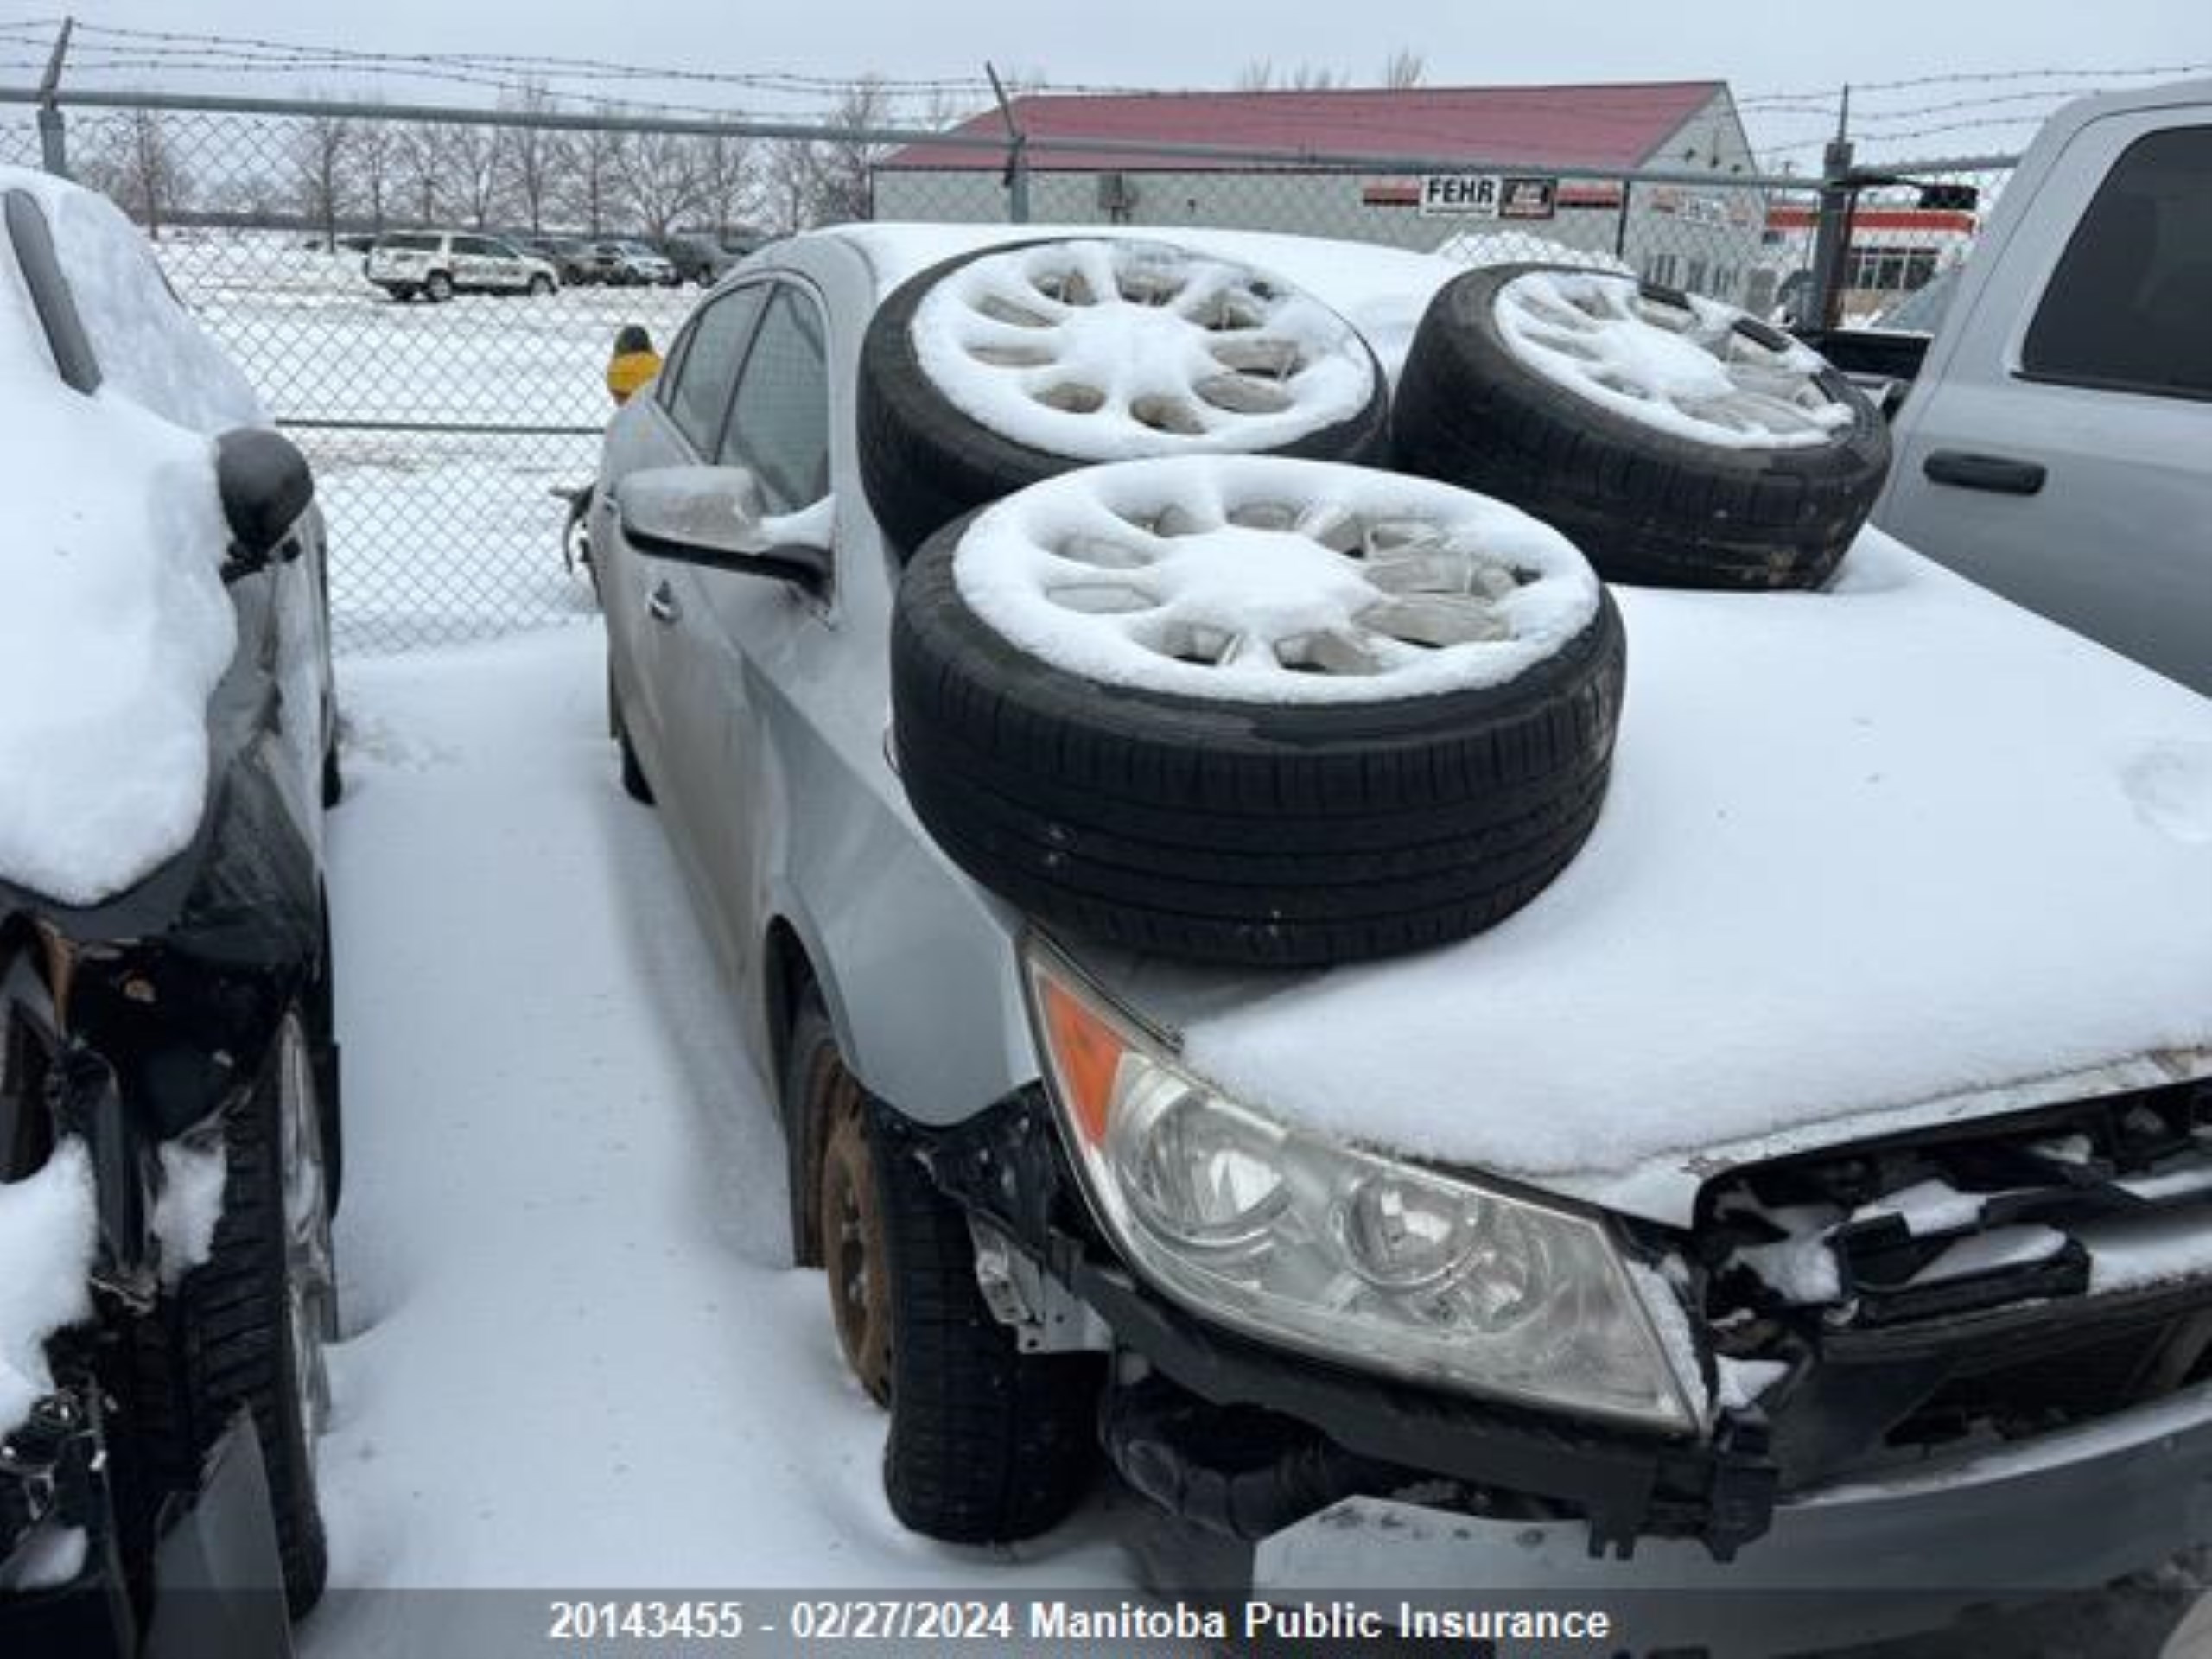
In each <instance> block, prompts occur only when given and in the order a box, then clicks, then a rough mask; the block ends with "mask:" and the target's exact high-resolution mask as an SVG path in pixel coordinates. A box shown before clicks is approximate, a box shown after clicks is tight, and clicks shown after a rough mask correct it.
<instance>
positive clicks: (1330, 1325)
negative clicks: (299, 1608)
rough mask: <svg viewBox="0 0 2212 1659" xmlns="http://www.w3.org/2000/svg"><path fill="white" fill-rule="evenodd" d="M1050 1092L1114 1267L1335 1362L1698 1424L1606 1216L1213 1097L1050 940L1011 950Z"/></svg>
mask: <svg viewBox="0 0 2212 1659" xmlns="http://www.w3.org/2000/svg"><path fill="white" fill-rule="evenodd" d="M1024 967H1025V972H1024V980H1025V982H1026V985H1027V991H1028V996H1029V1007H1030V1014H1031V1018H1032V1021H1033V1025H1034V1027H1035V1030H1036V1034H1037V1042H1038V1048H1039V1052H1040V1054H1041V1056H1042V1058H1043V1060H1044V1069H1045V1074H1046V1085H1047V1088H1048V1090H1049V1091H1050V1093H1051V1095H1052V1102H1053V1105H1054V1108H1055V1109H1056V1111H1057V1113H1058V1117H1059V1121H1060V1126H1061V1128H1062V1130H1063V1132H1064V1135H1065V1140H1066V1141H1067V1144H1068V1147H1069V1148H1070V1151H1071V1154H1072V1156H1073V1160H1074V1162H1075V1165H1076V1167H1077V1170H1078V1171H1079V1172H1080V1173H1081V1177H1082V1180H1083V1184H1084V1189H1085V1191H1086V1192H1088V1194H1089V1195H1090V1202H1091V1206H1092V1208H1093V1210H1094V1211H1096V1214H1097V1216H1098V1218H1099V1220H1100V1222H1101V1224H1103V1226H1104V1228H1105V1230H1106V1231H1107V1234H1108V1235H1109V1237H1110V1238H1111V1239H1112V1241H1113V1242H1114V1243H1115V1245H1116V1247H1117V1248H1118V1249H1120V1250H1121V1252H1122V1255H1123V1256H1124V1258H1125V1259H1126V1260H1127V1262H1128V1265H1129V1266H1130V1267H1131V1268H1134V1269H1135V1271H1136V1272H1137V1273H1138V1274H1141V1275H1142V1276H1143V1277H1144V1278H1145V1279H1146V1280H1147V1281H1149V1282H1150V1283H1151V1284H1153V1285H1154V1286H1155V1287H1157V1288H1159V1289H1160V1291H1162V1292H1163V1293H1165V1294H1166V1295H1168V1296H1169V1297H1171V1298H1173V1300H1176V1301H1179V1302H1181V1303H1183V1304H1184V1305H1185V1306H1188V1307H1190V1308H1191V1309H1192V1310H1193V1311H1194V1312H1197V1313H1200V1314H1202V1315H1204V1316H1205V1317H1206V1318H1208V1319H1213V1320H1216V1321H1217V1322H1219V1323H1221V1324H1223V1325H1229V1326H1231V1327H1233V1328H1236V1329H1238V1330H1242V1331H1243V1332H1247V1333H1249V1334H1251V1335H1253V1336H1256V1337H1260V1338H1266V1339H1268V1340H1271V1341H1274V1342H1277V1343H1281V1344H1285V1345H1287V1346H1290V1347H1294V1348H1297V1349H1300V1350H1302V1351H1306V1352H1308V1353H1312V1354H1315V1355H1318V1356H1321V1357H1326V1358H1328V1359H1331V1360H1333V1361H1336V1362H1338V1363H1343V1364H1348V1365H1355V1366H1362V1367H1366V1368H1369V1369H1372V1370H1383V1371H1388V1372H1391V1373H1394V1374H1395V1375H1397V1376H1405V1377H1410V1378H1414V1379H1415V1380H1417V1381H1420V1382H1423V1383H1432V1384H1438V1385H1441V1386H1443V1387H1446V1388H1451V1389H1459V1390H1463V1391H1465V1392H1466V1393H1469V1394H1475V1395H1484V1396H1486V1397H1489V1398H1492V1399H1497V1400H1501V1401H1506V1402H1512V1403H1515V1404H1520V1405H1528V1406H1537V1407H1541V1408H1546V1409H1548V1410H1554V1411H1572V1412H1577V1413H1580V1414H1585V1415H1587V1416H1592V1417H1599V1418H1605V1419H1610V1420H1613V1421H1621V1422H1626V1423H1633V1424H1637V1425H1639V1426H1641V1427H1649V1428H1660V1429H1666V1430H1671V1431H1676V1432H1688V1431H1691V1430H1694V1428H1695V1427H1697V1423H1698V1420H1697V1415H1696V1414H1695V1413H1694V1411H1693V1410H1692V1408H1691V1407H1690V1405H1689V1402H1688V1396H1687V1395H1686V1393H1685V1389H1684V1386H1683V1383H1682V1380H1681V1378H1680V1377H1679V1376H1677V1374H1676V1372H1675V1368H1674V1365H1673V1363H1671V1362H1670V1360H1669V1355H1668V1351H1667V1349H1666V1347H1665V1345H1664V1344H1663V1343H1662V1340H1661V1338H1660V1337H1659V1335H1658V1333H1657V1331H1656V1327H1655V1325H1654V1323H1653V1319H1652V1316H1651V1314H1650V1313H1649V1312H1648V1311H1647V1310H1646V1308H1645V1306H1644V1305H1643V1302H1642V1300H1640V1299H1639V1297H1638V1295H1637V1290H1636V1287H1635V1286H1634V1284H1633V1283H1632V1282H1631V1281H1630V1275H1629V1273H1628V1270H1627V1268H1626V1267H1625V1266H1624V1263H1623V1262H1622V1260H1621V1257H1620V1255H1619V1252H1618V1250H1617V1249H1615V1247H1614V1244H1613V1241H1612V1238H1611V1235H1610V1233H1609V1232H1608V1230H1607V1229H1606V1228H1605V1225H1604V1224H1602V1223H1601V1222H1599V1221H1598V1220H1596V1219H1594V1218H1593V1217H1589V1216H1586V1215H1581V1214H1578V1213H1576V1212H1574V1211H1569V1210H1565V1209H1561V1208H1559V1207H1557V1206H1554V1205H1548V1204H1544V1203H1540V1202H1537V1201H1535V1200H1532V1199H1530V1198H1526V1197H1523V1196H1522V1195H1521V1194H1519V1193H1516V1192H1509V1191H1506V1190H1504V1189H1503V1188H1501V1187H1496V1186H1492V1185H1489V1184H1487V1183H1484V1182H1480V1181H1477V1180H1472V1179H1468V1178H1466V1177H1465V1176H1463V1175H1459V1174H1455V1173H1446V1172H1444V1171H1441V1170H1437V1169H1432V1168H1428V1167H1427V1166H1421V1165H1418V1164H1412V1163H1408V1162H1406V1161H1404V1160H1400V1159H1396V1158H1391V1157H1388V1156H1385V1155H1383V1154H1378V1153H1375V1152H1370V1151H1367V1150H1365V1149H1363V1148H1361V1147H1354V1146H1350V1145H1346V1144H1343V1143H1340V1142H1337V1141H1331V1140H1328V1139H1325V1138H1324V1137H1322V1136H1320V1135H1314V1134H1312V1133H1309V1132H1307V1131H1306V1130H1304V1129H1300V1128H1294V1127H1292V1126H1290V1125H1288V1124H1285V1123H1281V1122H1277V1121H1275V1120H1274V1119H1273V1118H1270V1117H1268V1116H1266V1115H1265V1114H1264V1113H1262V1112H1258V1111H1255V1110H1254V1109H1251V1108H1250V1107H1249V1106H1245V1105H1243V1104H1240V1103H1237V1102H1235V1101H1231V1100H1228V1099H1224V1097H1223V1096H1221V1095H1220V1094H1219V1093H1218V1092H1217V1091H1216V1090H1214V1089H1212V1088H1211V1086H1210V1085H1208V1084H1206V1083H1205V1082H1204V1081H1203V1080H1201V1079H1200V1078H1198V1077H1193V1076H1192V1074H1191V1073H1190V1072H1188V1071H1185V1070H1184V1069H1183V1068H1182V1066H1181V1065H1179V1064H1178V1062H1177V1061H1176V1059H1175V1058H1174V1057H1173V1055H1172V1054H1171V1053H1170V1052H1168V1049H1167V1047H1166V1045H1165V1044H1163V1043H1162V1042H1161V1041H1160V1039H1158V1038H1157V1037H1155V1036H1154V1035H1153V1034H1152V1033H1148V1032H1147V1031H1145V1030H1144V1029H1143V1028H1142V1027H1141V1026H1140V1025H1139V1024H1138V1023H1137V1022H1136V1021H1135V1020H1132V1019H1130V1018H1129V1017H1128V1016H1127V1015H1125V1014H1122V1012H1121V1011H1120V1010H1118V1009H1117V1008H1116V1007H1114V1006H1113V1005H1112V1004H1111V1003H1110V1002H1109V1001H1108V1000H1107V999H1106V997H1105V996H1104V995H1103V994H1102V993H1100V992H1099V991H1098V990H1097V989H1096V988H1095V987H1093V986H1092V985H1090V983H1089V982H1086V981H1085V980H1084V978H1083V977H1082V976H1081V975H1080V974H1078V973H1077V971H1076V970H1075V969H1073V968H1072V967H1071V965H1070V964H1069V963H1067V962H1066V961H1065V959H1064V958H1062V957H1060V956H1059V955H1058V953H1057V952H1056V951H1054V950H1052V949H1051V947H1050V946H1048V945H1046V944H1042V943H1041V942H1039V941H1036V940H1033V941H1032V942H1031V943H1030V944H1029V945H1028V946H1027V948H1026V950H1025V951H1024Z"/></svg>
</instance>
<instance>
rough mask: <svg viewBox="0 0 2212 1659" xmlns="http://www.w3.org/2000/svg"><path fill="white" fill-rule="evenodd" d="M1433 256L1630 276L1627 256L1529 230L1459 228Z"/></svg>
mask: <svg viewBox="0 0 2212 1659" xmlns="http://www.w3.org/2000/svg"><path fill="white" fill-rule="evenodd" d="M1436 257H1438V258H1440V259H1449V260H1450V261H1451V262H1452V264H1455V265H1471V266H1473V267H1475V268H1476V269H1478V270H1479V269H1481V268H1483V267H1484V266H1488V265H1580V266H1583V267H1585V268H1586V269H1587V270H1611V271H1617V272H1618V273H1619V274H1620V275H1622V276H1624V277H1630V276H1634V275H1635V272H1634V271H1633V270H1631V269H1630V265H1629V263H1628V261H1627V260H1625V259H1624V258H1622V257H1620V256H1619V255H1618V254H1617V253H1612V252H1609V251H1604V250H1601V249H1593V248H1570V247H1568V246H1567V244H1566V243H1564V242H1554V241H1553V240H1552V238H1549V237H1548V236H1538V235H1536V234H1535V233H1534V232H1529V231H1461V232H1458V233H1457V234H1455V235H1452V236H1447V237H1446V238H1444V239H1443V240H1442V241H1441V242H1440V243H1438V244H1437V245H1436Z"/></svg>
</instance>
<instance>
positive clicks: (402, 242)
mask: <svg viewBox="0 0 2212 1659" xmlns="http://www.w3.org/2000/svg"><path fill="white" fill-rule="evenodd" d="M437 245H438V238H436V237H435V236H415V235H401V236H387V237H385V238H384V239H383V240H382V241H381V242H379V243H378V246H379V247H385V248H397V249H399V250H401V251H404V252H407V253H426V252H428V251H429V250H430V249H432V248H435V247H436V246H437Z"/></svg>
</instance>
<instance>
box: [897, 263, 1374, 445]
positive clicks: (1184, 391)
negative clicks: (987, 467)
mask: <svg viewBox="0 0 2212 1659" xmlns="http://www.w3.org/2000/svg"><path fill="white" fill-rule="evenodd" d="M913 343H914V352H915V355H916V358H917V359H918V361H919V363H920V365H921V366H922V368H923V370H924V372H925V373H926V374H927V375H928V376H929V377H930V378H931V381H932V382H934V383H935V384H936V385H937V386H938V390H939V391H941V392H942V393H943V394H944V397H946V399H947V400H948V401H950V403H951V404H953V406H954V407H955V408H957V409H958V410H961V412H962V413H963V414H965V415H967V416H969V417H970V418H971V419H973V420H976V421H977V422H979V423H982V425H984V426H985V427H987V428H988V429H991V430H992V431H995V432H996V433H998V434H999V435H1001V436H1003V437H1006V438H1008V439H1011V440H1013V441H1014V442H1017V443H1022V444H1026V445H1028V446H1029V447H1031V448H1036V449H1040V450H1045V451H1047V452H1050V453H1052V454H1060V455H1066V456H1068V457H1070V458H1071V459H1073V460H1077V461H1122V460H1128V459H1133V458H1135V457H1138V456H1141V455H1156V454H1162V453H1171V454H1172V453H1173V452H1174V451H1175V450H1177V449H1179V448H1182V449H1190V450H1193V451H1198V450H1204V451H1206V452H1210V453H1211V452H1218V451H1221V450H1224V449H1227V450H1232V451H1250V450H1259V449H1268V448H1281V447H1284V446H1286V445H1288V444H1291V443H1294V442H1297V441H1298V440H1299V439H1300V438H1303V437H1305V436H1306V435H1309V434H1312V433H1314V432H1318V431H1320V430H1321V429H1324V428H1325V427H1329V426H1332V425H1334V424H1336V423H1338V422H1341V421H1344V420H1348V419H1350V418H1351V417H1352V416H1355V415H1357V414H1358V413H1359V411H1360V410H1362V409H1363V408H1364V407H1366V405H1367V404H1368V402H1369V400H1370V398H1371V397H1373V396H1374V391H1375V384H1376V374H1377V372H1378V371H1377V369H1376V363H1375V359H1374V356H1373V353H1370V351H1369V349H1368V347H1367V346H1366V343H1365V342H1364V341H1363V340H1361V338H1360V336H1359V334H1358V333H1357V330H1355V329H1354V328H1353V327H1351V324H1349V323H1347V322H1346V321H1344V319H1343V318H1342V317H1339V316H1338V315H1337V314H1336V313H1335V312H1333V311H1332V310H1331V309H1329V308H1328V307H1326V306H1325V305H1323V304H1322V303H1321V302H1319V301H1318V300H1315V299H1313V298H1311V297H1309V296H1306V295H1305V294H1303V293H1301V292H1300V291H1299V290H1298V289H1294V288H1293V287H1292V286H1291V285H1290V284H1289V283H1285V282H1283V281H1281V280H1280V279H1278V278H1275V277H1269V276H1267V275H1265V274H1264V273H1262V272H1260V271H1257V270H1253V269H1251V268H1250V267H1249V266H1246V265H1241V264H1234V263H1232V262H1230V261H1228V260H1224V259H1216V258H1210V257H1205V256H1204V255H1200V254H1197V253H1193V252H1192V251H1189V250H1188V249H1185V248H1179V247H1176V246H1174V245H1173V244H1170V243H1165V242H1148V241H1139V240H1134V239H1121V238H1117V239H1114V240H1110V241H1109V240H1075V241H1065V242H1048V243H1039V244H1037V245H1033V246H1028V247H1016V248H1009V249H1007V250H1005V251H1003V252H1000V253H996V254H991V255H988V256H986V257H982V258H979V259H975V260H971V261H969V263H968V264H964V265H963V266H961V267H960V268H959V269H957V270H954V271H952V272H950V274H948V275H947V276H946V277H945V278H944V281H943V282H941V283H938V285H937V286H936V288H935V289H933V290H932V291H931V293H930V295H929V296H928V297H926V298H925V300H924V301H923V302H922V303H921V305H920V306H919V307H918V308H917V310H916V311H915V314H914V322H913Z"/></svg>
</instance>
